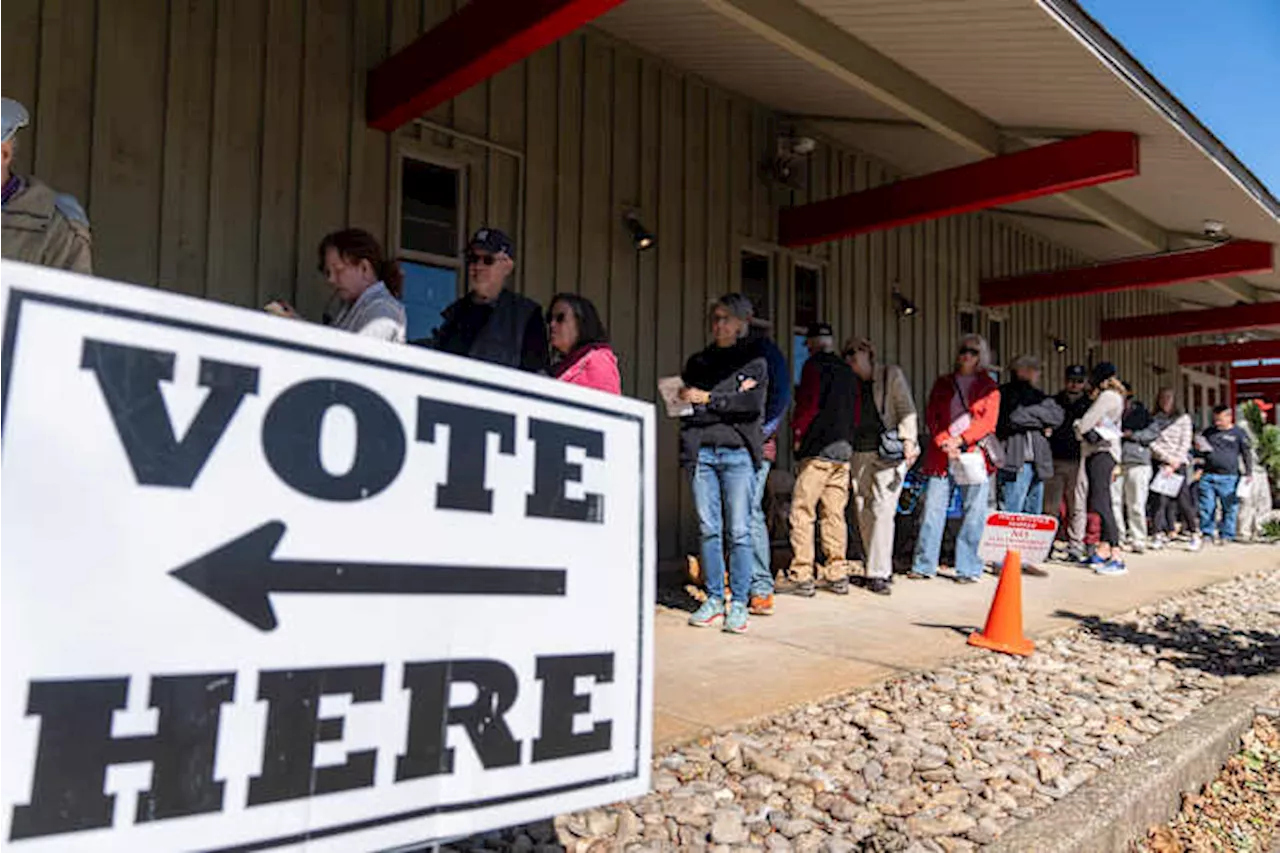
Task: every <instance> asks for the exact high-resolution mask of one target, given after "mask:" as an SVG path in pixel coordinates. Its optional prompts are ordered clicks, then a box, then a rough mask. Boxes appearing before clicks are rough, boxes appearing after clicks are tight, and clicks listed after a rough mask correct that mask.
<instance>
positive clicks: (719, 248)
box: [704, 90, 737, 328]
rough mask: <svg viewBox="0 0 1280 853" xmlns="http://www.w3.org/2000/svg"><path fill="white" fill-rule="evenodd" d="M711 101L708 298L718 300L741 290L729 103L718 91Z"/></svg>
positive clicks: (708, 121)
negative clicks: (735, 237) (731, 210)
mask: <svg viewBox="0 0 1280 853" xmlns="http://www.w3.org/2000/svg"><path fill="white" fill-rule="evenodd" d="M707 97H708V101H707V157H708V159H707V163H706V167H705V168H706V173H707V216H706V231H707V235H706V249H707V294H708V295H709V296H716V295H718V294H721V293H728V292H729V291H732V290H737V284H736V281H735V277H734V274H733V271H734V270H736V267H735V266H734V264H733V260H734V258H733V257H732V255H731V247H732V246H733V230H732V225H731V223H732V218H731V217H730V216H729V184H730V181H731V177H730V174H731V172H732V170H733V163H732V162H731V158H729V157H727V156H725V152H728V151H729V150H730V148H731V143H730V141H729V115H730V104H729V99H728V98H727V97H726V96H725V95H724V94H723V93H721V92H717V91H715V90H712V91H710V92H709V93H708V96H707ZM704 328H705V324H704Z"/></svg>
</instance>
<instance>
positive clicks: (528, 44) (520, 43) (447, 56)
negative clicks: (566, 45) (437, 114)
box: [365, 0, 622, 132]
mask: <svg viewBox="0 0 1280 853" xmlns="http://www.w3.org/2000/svg"><path fill="white" fill-rule="evenodd" d="M621 2H622V0H516V2H512V0H471V2H470V3H467V4H466V5H465V6H463V7H462V8H461V9H459V10H458V11H457V12H455V13H454V14H453V15H451V16H450V17H448V18H446V19H445V20H444V21H442V22H440V23H439V24H438V25H436V26H435V27H433V28H432V29H430V30H428V31H427V32H426V33H423V34H422V35H421V36H419V37H418V38H417V39H415V40H414V41H413V42H411V43H410V44H408V45H407V46H405V47H404V48H403V49H401V50H400V51H399V52H398V53H396V54H395V55H394V56H391V57H388V58H387V59H386V60H384V61H383V62H382V63H380V64H379V65H378V66H377V67H376V68H374V69H373V70H372V71H370V72H369V78H368V84H367V85H368V89H367V92H366V97H365V102H366V104H367V107H366V119H367V121H368V123H369V126H370V127H372V128H375V129H377V130H383V131H387V132H391V131H393V130H395V129H396V128H398V127H400V126H401V125H402V124H404V123H405V122H407V121H410V120H411V119H414V118H416V117H418V116H420V115H422V114H423V113H425V112H427V111H428V110H430V109H432V108H433V107H436V106H439V105H440V104H442V103H444V102H445V101H447V100H449V99H450V98H452V97H454V96H455V95H457V94H458V93H460V92H464V91H466V90H467V89H469V88H471V87H472V86H474V85H475V84H476V83H479V82H480V81H482V80H486V79H488V78H489V77H492V76H493V75H494V74H497V73H498V72H499V71H501V70H502V69H504V68H506V67H507V66H509V65H514V64H515V63H517V62H519V61H520V60H522V59H524V58H525V57H527V56H528V55H529V54H531V53H533V52H534V51H536V50H538V49H539V48H542V47H546V46H547V45H549V44H551V43H552V42H554V41H555V40H556V39H559V38H560V37H561V36H564V35H567V34H569V33H571V32H573V31H574V30H576V29H577V28H578V27H580V26H582V25H583V24H585V23H587V22H588V21H591V20H593V19H595V18H597V17H599V16H600V15H602V14H604V13H605V12H607V11H609V10H610V9H612V8H613V7H614V6H617V5H618V4H620V3H621Z"/></svg>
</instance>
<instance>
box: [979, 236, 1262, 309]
mask: <svg viewBox="0 0 1280 853" xmlns="http://www.w3.org/2000/svg"><path fill="white" fill-rule="evenodd" d="M1272 255H1273V248H1272V246H1271V244H1270V243H1263V242H1261V241H1258V240H1230V241H1228V242H1226V243H1219V244H1218V245H1216V246H1207V247H1205V248H1199V249H1186V250H1183V251H1179V252H1165V253H1162V254H1159V255H1147V256H1145V257H1141V258H1123V259H1121V260H1118V261H1107V262H1104V263H1100V264H1093V265H1091V266H1087V267H1074V268H1072V269H1065V270H1051V271H1047V272H1037V273H1030V274H1028V275H1015V276H1010V277H1008V278H997V279H988V280H987V281H984V282H981V283H980V284H979V285H978V293H979V301H980V302H981V303H982V304H983V305H985V306H996V305H1016V304H1018V303H1021V302H1039V301H1042V300H1047V299H1061V298H1063V297H1066V296H1090V295H1093V294H1096V293H1114V292H1117V291H1121V290H1138V289H1141V288H1147V287H1162V286H1164V285H1167V284H1179V283H1181V282H1185V281H1204V280H1205V279H1207V278H1217V277H1218V276H1228V275H1252V274H1256V273H1269V272H1271V271H1272V270H1273V269H1274V268H1275V264H1274V261H1273V258H1272Z"/></svg>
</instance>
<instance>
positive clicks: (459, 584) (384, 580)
mask: <svg viewBox="0 0 1280 853" xmlns="http://www.w3.org/2000/svg"><path fill="white" fill-rule="evenodd" d="M284 531H285V526H284V524H283V523H282V522H279V521H269V522H267V523H266V524H264V525H262V526H261V527H259V528H256V529H254V530H250V531H249V532H248V533H246V534H245V535H243V536H241V537H239V538H237V539H233V540H231V541H230V542H228V543H227V544H225V545H223V546H221V547H219V548H215V549H213V550H212V551H210V552H209V553H208V554H205V555H204V556H202V557H197V558H196V559H194V560H192V561H191V562H190V563H187V564H186V565H185V566H180V567H179V568H176V569H174V570H173V571H171V572H169V574H171V575H173V576H174V577H175V578H177V579H178V580H180V581H182V582H183V583H185V584H186V585H187V586H190V587H191V588H192V589H194V590H195V591H196V592H198V593H200V594H201V595H204V596H206V597H208V598H209V599H211V600H213V601H214V602H216V603H218V604H220V605H222V606H223V607H225V608H226V609H227V610H230V611H231V612H232V613H234V614H235V615H236V616H239V617H240V618H241V619H243V620H244V621H246V622H248V623H249V624H250V625H253V626H254V627H255V628H258V629H259V630H262V631H271V630H274V629H275V627H276V624H277V623H276V614H275V611H273V610H272V609H271V598H270V596H271V594H272V593H275V592H320V593H377V594H382V595H388V594H390V595H564V584H565V572H564V570H563V569H511V568H491V567H485V566H440V565H432V564H421V565H418V564H411V563H407V564H406V563H337V562H331V561H325V560H275V559H272V555H273V554H274V553H275V550H276V546H277V545H279V544H280V539H281V538H282V537H283V536H284Z"/></svg>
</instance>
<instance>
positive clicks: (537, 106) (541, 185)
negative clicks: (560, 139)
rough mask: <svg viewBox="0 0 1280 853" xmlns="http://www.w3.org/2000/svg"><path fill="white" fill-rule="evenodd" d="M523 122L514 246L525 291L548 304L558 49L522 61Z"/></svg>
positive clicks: (552, 282) (552, 275)
mask: <svg viewBox="0 0 1280 853" xmlns="http://www.w3.org/2000/svg"><path fill="white" fill-rule="evenodd" d="M525 64H526V66H527V69H526V77H525V95H524V97H525V102H526V104H527V109H526V111H525V120H524V137H525V146H526V147H525V221H524V245H523V246H519V247H517V249H516V251H517V252H519V258H520V266H521V267H522V270H523V275H524V292H525V294H527V295H528V296H529V297H530V298H532V299H536V300H537V301H538V302H539V303H542V304H544V305H545V304H546V302H547V300H548V299H550V298H551V295H552V294H553V293H555V292H556V235H557V232H558V228H557V225H556V198H557V192H556V183H557V181H556V157H557V154H558V148H557V144H556V136H557V130H558V113H557V110H556V102H557V94H556V93H557V89H558V86H559V83H558V74H559V71H558V68H559V49H558V48H557V47H556V46H555V45H551V46H550V47H545V48H543V49H542V50H540V51H538V52H537V53H535V54H534V55H533V56H531V57H529V59H528V60H527V61H526V63H525Z"/></svg>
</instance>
